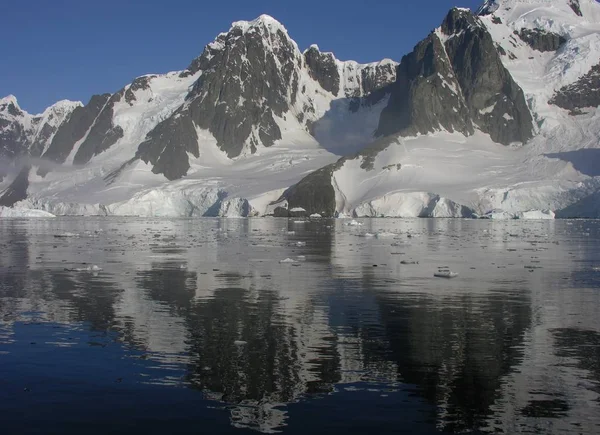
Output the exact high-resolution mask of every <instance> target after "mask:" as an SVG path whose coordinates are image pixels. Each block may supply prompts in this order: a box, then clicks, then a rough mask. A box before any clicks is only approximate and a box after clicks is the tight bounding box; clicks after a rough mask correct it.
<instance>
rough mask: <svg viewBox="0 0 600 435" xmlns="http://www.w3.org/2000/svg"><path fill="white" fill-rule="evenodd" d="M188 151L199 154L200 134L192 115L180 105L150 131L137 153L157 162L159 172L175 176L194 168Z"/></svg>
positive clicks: (139, 156)
mask: <svg viewBox="0 0 600 435" xmlns="http://www.w3.org/2000/svg"><path fill="white" fill-rule="evenodd" d="M188 152H189V153H192V154H193V155H194V156H196V157H198V155H199V150H198V134H197V133H196V128H195V126H194V123H193V121H192V116H191V115H190V114H189V113H188V112H187V111H186V109H183V108H180V109H178V110H177V111H176V112H175V113H174V114H173V116H171V117H169V118H167V119H165V120H164V121H163V122H161V123H160V124H158V125H157V126H156V127H155V128H154V129H153V130H152V131H151V132H150V133H149V134H148V136H147V137H146V140H145V141H144V142H142V143H141V144H140V146H139V148H138V152H137V156H136V157H138V158H140V159H142V160H143V161H144V162H146V163H151V164H152V165H154V167H153V168H152V172H154V173H155V174H164V176H165V177H167V178H168V179H169V180H175V179H177V178H181V177H183V176H184V175H185V174H187V171H188V169H189V168H190V164H189V159H188V155H187V153H188Z"/></svg>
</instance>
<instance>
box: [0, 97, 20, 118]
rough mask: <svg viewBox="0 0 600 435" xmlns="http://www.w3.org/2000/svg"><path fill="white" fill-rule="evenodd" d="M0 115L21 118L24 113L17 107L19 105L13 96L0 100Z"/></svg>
mask: <svg viewBox="0 0 600 435" xmlns="http://www.w3.org/2000/svg"><path fill="white" fill-rule="evenodd" d="M0 114H2V116H7V115H8V116H11V117H16V116H23V115H24V112H23V111H22V110H21V108H20V107H19V103H18V102H17V98H16V97H15V96H14V95H8V96H6V97H3V98H0Z"/></svg>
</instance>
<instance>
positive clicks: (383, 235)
mask: <svg viewBox="0 0 600 435" xmlns="http://www.w3.org/2000/svg"><path fill="white" fill-rule="evenodd" d="M375 237H377V238H378V239H385V238H388V237H396V234H395V233H389V232H387V231H379V232H378V233H377V234H375Z"/></svg>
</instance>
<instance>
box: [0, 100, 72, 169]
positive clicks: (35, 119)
mask: <svg viewBox="0 0 600 435" xmlns="http://www.w3.org/2000/svg"><path fill="white" fill-rule="evenodd" d="M80 105H81V104H80V103H78V102H72V101H66V100H64V101H59V102H58V103H56V104H54V105H52V106H50V107H49V108H47V109H46V110H45V111H44V112H43V113H41V114H39V115H30V114H29V113H27V112H26V111H24V110H22V109H21V108H20V107H19V105H18V103H17V100H16V98H15V97H13V96H9V97H6V98H2V99H0V159H1V160H2V163H3V164H4V165H3V166H2V167H0V180H1V179H2V178H3V177H4V176H5V175H6V173H7V168H6V164H7V163H8V164H9V165H11V164H15V163H16V160H25V159H28V158H29V157H40V155H41V154H42V153H43V151H44V150H45V149H46V147H47V146H48V145H49V144H50V142H51V140H52V138H53V137H54V135H55V134H56V132H57V130H58V128H59V127H60V126H61V125H62V124H63V123H64V122H65V120H66V119H67V118H68V117H69V116H70V115H71V113H72V112H73V110H74V109H75V108H77V107H79V106H80ZM16 169H17V170H18V168H16Z"/></svg>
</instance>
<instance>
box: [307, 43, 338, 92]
mask: <svg viewBox="0 0 600 435" xmlns="http://www.w3.org/2000/svg"><path fill="white" fill-rule="evenodd" d="M304 60H305V61H306V66H307V67H308V72H309V74H310V76H311V77H312V78H313V80H315V81H317V82H318V83H319V84H320V85H321V87H322V88H323V89H325V90H326V91H327V92H331V93H332V94H333V95H335V96H337V95H338V94H339V93H340V73H339V71H338V66H337V62H336V59H335V57H334V56H333V54H332V53H321V52H320V51H319V48H318V47H317V46H315V45H312V46H311V47H310V48H309V49H308V50H306V51H305V52H304Z"/></svg>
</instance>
